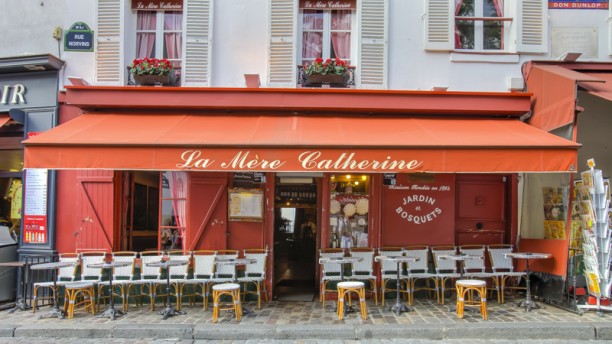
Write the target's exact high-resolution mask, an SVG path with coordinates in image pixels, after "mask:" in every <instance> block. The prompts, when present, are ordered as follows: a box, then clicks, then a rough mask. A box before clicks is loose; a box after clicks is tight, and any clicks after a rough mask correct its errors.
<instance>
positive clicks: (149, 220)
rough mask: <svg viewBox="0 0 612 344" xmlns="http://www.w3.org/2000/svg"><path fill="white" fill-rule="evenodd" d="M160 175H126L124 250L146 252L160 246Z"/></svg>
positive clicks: (146, 172) (149, 173) (146, 173)
mask: <svg viewBox="0 0 612 344" xmlns="http://www.w3.org/2000/svg"><path fill="white" fill-rule="evenodd" d="M159 176H160V174H159V172H149V171H128V172H124V174H123V180H124V182H123V188H124V189H123V197H124V199H123V202H124V204H125V206H124V208H123V210H124V212H123V227H124V231H123V238H124V241H123V242H122V244H121V247H122V249H123V250H129V251H146V250H156V249H157V247H158V227H159V226H158V225H159V220H158V219H159Z"/></svg>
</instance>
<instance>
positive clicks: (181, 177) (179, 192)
mask: <svg viewBox="0 0 612 344" xmlns="http://www.w3.org/2000/svg"><path fill="white" fill-rule="evenodd" d="M169 174H170V175H169V178H168V187H169V188H170V197H171V198H172V211H173V213H174V218H175V219H176V226H177V227H178V230H179V233H180V238H181V249H182V250H184V249H185V246H186V244H185V224H186V212H185V207H186V198H187V173H186V172H173V171H171V172H169Z"/></svg>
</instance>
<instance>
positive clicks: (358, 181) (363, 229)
mask: <svg viewBox="0 0 612 344" xmlns="http://www.w3.org/2000/svg"><path fill="white" fill-rule="evenodd" d="M330 191H331V195H330V196H331V201H330V209H329V212H330V214H331V215H330V230H331V233H330V236H329V246H330V247H342V248H351V247H368V246H369V238H368V233H369V230H368V223H369V221H368V214H369V210H370V206H369V204H370V202H369V199H370V197H369V196H370V177H369V176H367V175H333V176H331V177H330Z"/></svg>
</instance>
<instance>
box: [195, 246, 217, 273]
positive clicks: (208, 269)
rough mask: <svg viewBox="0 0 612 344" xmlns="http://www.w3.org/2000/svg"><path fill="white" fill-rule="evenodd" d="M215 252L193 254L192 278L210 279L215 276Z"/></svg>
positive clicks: (196, 252) (206, 251) (205, 251)
mask: <svg viewBox="0 0 612 344" xmlns="http://www.w3.org/2000/svg"><path fill="white" fill-rule="evenodd" d="M216 258H217V251H212V250H200V251H195V252H193V278H212V277H214V275H215V260H216Z"/></svg>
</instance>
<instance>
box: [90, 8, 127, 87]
mask: <svg viewBox="0 0 612 344" xmlns="http://www.w3.org/2000/svg"><path fill="white" fill-rule="evenodd" d="M97 21H98V30H97V32H96V34H97V43H98V47H97V49H96V83H97V84H107V85H119V84H121V75H123V73H122V72H121V0H98V4H97Z"/></svg>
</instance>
